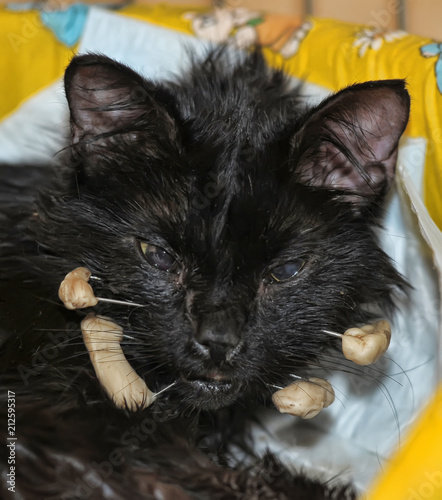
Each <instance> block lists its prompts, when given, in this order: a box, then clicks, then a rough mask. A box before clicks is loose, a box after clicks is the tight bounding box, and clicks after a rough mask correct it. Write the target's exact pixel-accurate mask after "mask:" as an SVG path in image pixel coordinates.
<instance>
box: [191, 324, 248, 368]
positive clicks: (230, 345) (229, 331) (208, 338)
mask: <svg viewBox="0 0 442 500" xmlns="http://www.w3.org/2000/svg"><path fill="white" fill-rule="evenodd" d="M195 341H196V342H197V343H198V344H199V346H201V348H200V351H201V352H203V353H204V354H205V355H206V356H210V358H211V359H212V360H213V361H215V362H218V363H219V362H222V361H230V359H231V358H232V355H233V354H234V353H235V352H236V348H237V347H238V346H239V344H240V341H241V338H240V335H239V328H238V325H237V324H236V322H235V321H234V320H232V319H228V318H225V317H224V318H223V319H222V320H221V318H214V317H213V316H212V317H208V318H205V319H203V320H202V321H200V323H199V325H198V328H197V330H196V332H195Z"/></svg>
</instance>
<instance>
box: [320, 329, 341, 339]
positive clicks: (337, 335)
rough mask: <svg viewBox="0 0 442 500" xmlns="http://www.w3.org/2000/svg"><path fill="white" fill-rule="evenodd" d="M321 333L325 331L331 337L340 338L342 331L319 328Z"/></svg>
mask: <svg viewBox="0 0 442 500" xmlns="http://www.w3.org/2000/svg"><path fill="white" fill-rule="evenodd" d="M321 332H322V333H326V334H327V335H332V336H333V337H339V338H342V336H343V335H342V333H337V332H332V331H331V330H321Z"/></svg>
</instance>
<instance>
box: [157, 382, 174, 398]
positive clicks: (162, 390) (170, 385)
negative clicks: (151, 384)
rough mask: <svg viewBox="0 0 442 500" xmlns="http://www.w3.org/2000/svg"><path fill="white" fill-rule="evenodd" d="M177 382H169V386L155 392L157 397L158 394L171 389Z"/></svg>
mask: <svg viewBox="0 0 442 500" xmlns="http://www.w3.org/2000/svg"><path fill="white" fill-rule="evenodd" d="M176 383H177V381H176V380H175V382H172V383H171V384H169V385H168V386H167V387H165V388H164V389H161V391H158V392H156V393H155V397H156V396H159V395H160V394H161V393H162V392H165V391H167V390H168V389H170V388H171V387H173V386H174V385H175V384H176Z"/></svg>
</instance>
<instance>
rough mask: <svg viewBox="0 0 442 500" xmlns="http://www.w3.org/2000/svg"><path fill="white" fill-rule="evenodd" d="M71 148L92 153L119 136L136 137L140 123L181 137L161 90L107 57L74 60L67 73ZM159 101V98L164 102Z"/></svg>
mask: <svg viewBox="0 0 442 500" xmlns="http://www.w3.org/2000/svg"><path fill="white" fill-rule="evenodd" d="M64 83H65V91H66V97H67V100H68V104H69V110H70V113H71V129H72V138H71V140H72V143H73V144H76V143H79V142H81V141H84V140H85V141H84V144H85V145H87V147H88V148H91V147H92V148H93V147H94V145H97V144H100V143H102V142H103V140H105V139H106V138H107V137H110V136H112V135H114V134H124V133H127V136H129V137H130V136H131V135H132V136H136V130H137V124H138V123H142V124H143V125H142V129H143V130H146V127H147V129H149V128H151V131H152V132H154V133H157V134H159V133H164V134H166V135H167V136H170V137H171V138H174V136H176V124H175V122H174V120H173V119H172V117H171V116H170V114H169V113H168V112H167V110H166V107H165V105H164V103H161V97H163V98H164V96H160V94H161V92H163V93H164V91H162V90H161V88H159V87H157V86H155V85H154V84H153V83H152V82H149V81H147V80H145V79H144V78H143V77H142V76H140V75H139V74H138V73H136V72H135V71H133V70H132V69H130V68H128V67H127V66H125V65H123V64H120V63H118V62H116V61H114V60H112V59H110V58H108V57H106V56H101V55H93V54H90V55H84V56H77V57H74V58H73V59H72V61H71V63H70V64H69V66H68V67H67V69H66V72H65V79H64ZM159 97H160V98H159Z"/></svg>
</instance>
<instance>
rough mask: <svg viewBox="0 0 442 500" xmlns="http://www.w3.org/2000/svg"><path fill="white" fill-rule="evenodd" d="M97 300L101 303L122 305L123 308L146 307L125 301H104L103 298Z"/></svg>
mask: <svg viewBox="0 0 442 500" xmlns="http://www.w3.org/2000/svg"><path fill="white" fill-rule="evenodd" d="M97 300H99V301H100V302H111V303H112V304H121V305H123V306H136V307H146V306H145V305H143V304H137V303H136V302H127V301H124V300H117V299H104V298H102V297H97Z"/></svg>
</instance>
